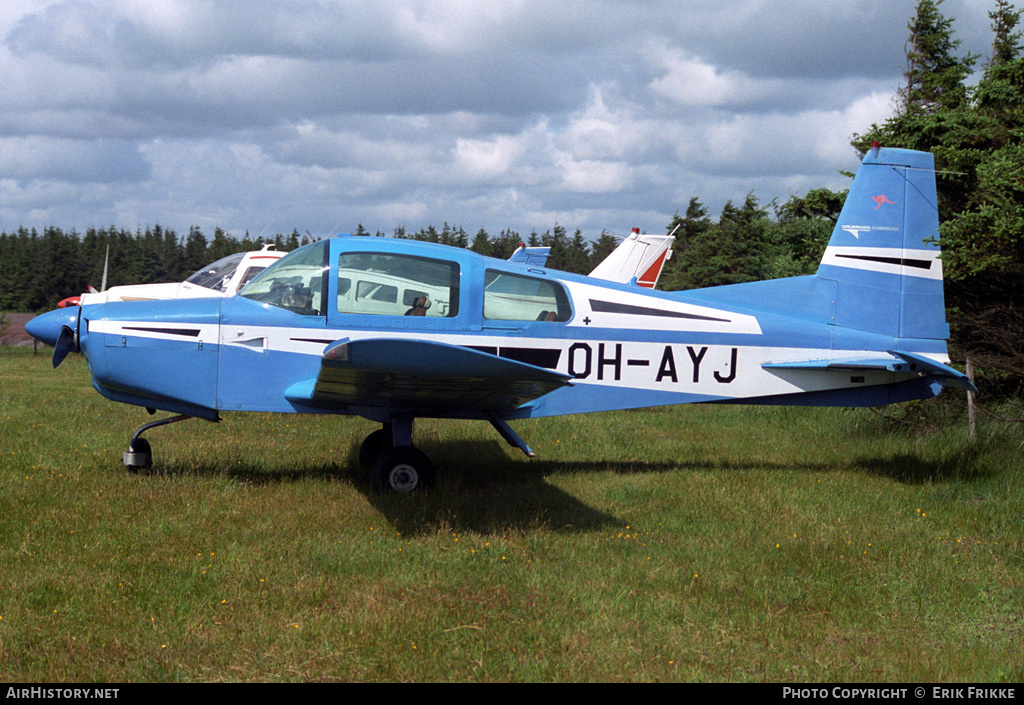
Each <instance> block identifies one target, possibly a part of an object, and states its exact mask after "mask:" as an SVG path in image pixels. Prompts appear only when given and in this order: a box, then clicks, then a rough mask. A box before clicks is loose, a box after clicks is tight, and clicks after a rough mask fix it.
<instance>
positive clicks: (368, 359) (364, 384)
mask: <svg viewBox="0 0 1024 705" xmlns="http://www.w3.org/2000/svg"><path fill="white" fill-rule="evenodd" d="M570 380H571V377H569V376H568V375H564V374H561V373H558V372H554V371H552V370H548V369H545V368H543V367H536V366H534V365H530V364H527V363H524V362H518V361H516V360H509V359H506V358H502V357H498V356H497V355H492V354H489V353H486V352H479V351H477V350H471V349H470V348H464V347H461V346H458V345H449V344H446V343H436V342H432V341H426V340H409V339H394V338H374V339H367V340H355V341H353V340H349V339H347V338H346V339H342V340H339V341H336V342H334V343H332V344H331V345H329V346H327V349H326V350H324V353H323V358H322V361H321V365H320V372H319V374H318V375H317V376H316V378H315V379H307V380H303V381H301V382H298V383H296V384H293V385H292V386H291V387H289V388H288V389H287V390H286V391H285V398H287V399H288V400H289V401H292V402H295V403H299V404H304V405H309V406H316V407H321V408H339V407H348V406H363V407H371V408H381V409H394V410H398V411H407V412H414V413H416V414H417V415H432V414H439V415H449V414H451V415H459V416H461V415H465V414H469V415H481V416H487V415H491V414H495V413H497V414H507V413H509V412H511V411H513V410H514V409H516V408H517V407H519V406H522V405H523V404H526V403H528V402H530V401H532V400H533V399H536V398H538V397H541V396H543V395H545V394H547V393H548V392H551V391H554V390H555V389H558V388H559V387H562V386H565V385H567V384H569V381H570Z"/></svg>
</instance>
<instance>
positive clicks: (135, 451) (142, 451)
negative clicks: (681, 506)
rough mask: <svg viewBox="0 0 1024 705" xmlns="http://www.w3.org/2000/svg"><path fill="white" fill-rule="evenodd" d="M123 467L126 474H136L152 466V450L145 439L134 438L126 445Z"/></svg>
mask: <svg viewBox="0 0 1024 705" xmlns="http://www.w3.org/2000/svg"><path fill="white" fill-rule="evenodd" d="M124 465H125V467H127V468H128V472H138V471H139V470H142V469H144V468H149V467H152V466H153V449H152V448H150V446H149V441H147V440H146V439H145V438H136V439H134V440H132V442H131V443H129V444H128V452H127V453H125V454H124Z"/></svg>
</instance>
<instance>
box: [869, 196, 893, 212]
mask: <svg viewBox="0 0 1024 705" xmlns="http://www.w3.org/2000/svg"><path fill="white" fill-rule="evenodd" d="M871 200H872V201H874V202H875V203H877V204H878V205H877V206H875V210H876V211H877V210H878V209H879V208H881V207H882V206H883V205H885V204H886V203H888V204H889V205H890V206H895V205H896V201H890V200H889V197H888V196H885V195H882V196H873V197H872V198H871Z"/></svg>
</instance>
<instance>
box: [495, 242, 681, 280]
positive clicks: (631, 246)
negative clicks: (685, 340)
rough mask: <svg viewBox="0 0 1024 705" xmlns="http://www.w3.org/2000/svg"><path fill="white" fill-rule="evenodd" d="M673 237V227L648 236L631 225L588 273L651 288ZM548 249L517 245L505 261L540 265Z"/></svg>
mask: <svg viewBox="0 0 1024 705" xmlns="http://www.w3.org/2000/svg"><path fill="white" fill-rule="evenodd" d="M677 229H678V228H677ZM675 239H676V238H675V230H673V231H672V234H670V235H648V234H646V233H643V234H641V232H640V228H633V231H632V232H631V233H630V234H629V237H626V238H623V240H622V242H620V243H619V246H618V247H616V248H615V249H614V250H612V252H611V253H610V254H609V255H608V256H607V257H605V258H604V260H602V261H601V263H600V264H599V265H597V266H596V267H595V268H594V270H593V271H592V272H591V273H590V274H589V275H588V276H591V277H594V278H595V279H603V280H605V281H609V282H618V283H619V284H636V285H637V286H640V287H643V288H645V289H653V288H654V287H655V285H656V284H657V283H658V278H659V277H660V276H661V270H662V269H664V267H665V262H667V261H668V260H669V259H671V258H672V249H671V248H672V243H673V242H675ZM550 251H551V248H550V247H527V246H526V245H525V244H520V245H519V247H518V248H517V249H516V251H515V252H513V253H512V256H511V257H509V258H508V260H509V262H520V263H522V264H527V265H533V266H536V267H544V266H545V265H546V263H547V259H548V254H549V253H550Z"/></svg>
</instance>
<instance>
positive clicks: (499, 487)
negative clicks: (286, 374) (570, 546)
mask: <svg viewBox="0 0 1024 705" xmlns="http://www.w3.org/2000/svg"><path fill="white" fill-rule="evenodd" d="M434 452H435V454H436V455H437V457H438V458H440V459H443V461H444V462H445V463H446V465H447V468H448V470H447V472H446V473H445V475H444V477H443V478H442V479H441V480H440V481H439V483H438V485H437V487H435V488H434V489H433V490H432V491H429V492H424V493H419V494H412V495H405V494H393V493H385V494H381V493H379V492H375V491H374V490H373V488H372V486H371V484H370V482H369V480H368V478H367V477H366V474H365V472H363V471H362V470H361V469H360V468H359V461H358V446H353V447H352V449H351V450H350V451H349V454H348V456H347V457H346V458H345V459H344V460H342V461H341V462H330V463H310V464H306V465H301V466H297V467H291V468H287V469H280V470H266V469H265V468H259V469H257V468H256V467H255V466H253V465H251V464H247V463H246V462H245V461H244V460H243V462H242V464H241V465H229V466H226V467H225V466H223V463H222V462H210V463H208V464H202V465H198V466H197V465H194V464H185V463H182V462H176V461H170V462H169V463H166V464H163V463H161V464H160V465H158V466H157V467H155V468H154V469H152V470H149V471H143V472H152V473H153V474H161V475H189V476H197V475H198V476H218V475H224V476H227V477H229V478H231V479H233V480H236V481H238V482H243V483H247V484H252V485H256V486H261V485H273V484H280V483H286V482H295V481H299V480H305V479H321V480H325V481H329V482H330V481H334V482H339V483H343V484H348V485H351V486H352V487H353V488H355V489H356V490H357V491H359V492H360V493H361V494H362V495H363V496H364V497H365V498H366V500H367V501H368V502H369V503H370V504H371V505H372V506H373V507H374V508H375V509H377V510H378V511H379V512H380V513H381V514H382V515H383V516H384V517H385V518H386V519H387V520H388V522H389V523H390V524H391V525H392V526H394V527H395V528H396V529H397V530H398V531H400V532H401V533H402V534H404V535H409V536H415V535H423V534H430V533H434V532H436V531H438V530H439V529H442V528H445V529H450V530H452V531H456V532H466V531H472V532H477V533H480V534H488V535H489V534H501V533H505V532H508V531H530V530H535V529H538V530H547V531H554V532H558V533H573V532H587V531H594V530H601V529H606V528H609V527H618V526H621V525H622V524H623V523H624V522H629V521H635V519H634V518H630V517H616V516H614V515H612V514H609V513H608V512H605V511H602V510H599V509H596V508H594V507H592V506H589V505H587V504H586V503H585V502H583V501H581V500H580V499H579V498H577V497H574V496H573V495H571V494H569V493H568V492H566V491H564V490H562V489H560V488H559V487H557V486H556V485H555V484H552V483H551V482H549V481H548V477H550V476H552V475H558V474H570V475H571V474H581V473H584V474H585V473H598V472H612V473H616V474H626V475H629V474H648V473H666V472H674V473H681V472H682V473H686V472H694V471H712V472H723V473H725V472H730V471H762V472H768V473H770V472H772V471H774V470H778V471H782V470H803V471H808V472H821V473H828V472H834V471H835V470H836V469H837V468H836V466H835V465H833V464H826V463H814V462H803V463H795V464H789V463H771V462H763V461H758V460H738V461H728V460H722V459H716V458H711V457H708V458H706V459H696V460H688V461H683V462H666V461H644V460H629V461H622V460H616V461H601V460H589V461H556V460H532V461H529V462H523V461H521V460H519V459H518V458H513V457H510V455H509V454H508V453H507V452H506V451H505V450H504V448H503V447H502V446H501V444H500V443H499V442H497V441H456V442H449V443H445V444H441V445H439V446H438V447H437V448H436V449H435V450H434ZM978 454H979V450H978V449H977V448H976V447H971V448H967V449H964V450H962V451H960V452H957V453H953V454H950V455H949V456H947V457H943V458H940V459H937V460H926V459H922V458H920V457H918V456H915V455H911V454H906V453H902V454H897V455H887V456H884V457H881V456H879V457H860V458H857V459H856V460H855V461H854V462H853V463H852V464H851V466H850V467H851V469H859V470H861V471H862V472H865V473H869V474H873V475H880V476H885V477H889V478H892V479H893V480H896V481H897V482H901V483H906V484H921V483H924V482H935V481H940V482H941V481H952V480H956V479H970V478H975V477H979V476H981V475H982V474H983V471H982V470H981V469H980V468H979V467H978V465H977V458H978Z"/></svg>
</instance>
